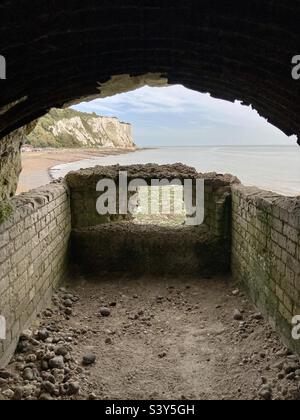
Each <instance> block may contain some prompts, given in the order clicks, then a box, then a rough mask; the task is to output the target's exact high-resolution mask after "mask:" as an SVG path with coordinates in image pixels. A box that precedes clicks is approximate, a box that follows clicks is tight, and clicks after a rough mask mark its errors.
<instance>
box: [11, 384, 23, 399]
mask: <svg viewBox="0 0 300 420" xmlns="http://www.w3.org/2000/svg"><path fill="white" fill-rule="evenodd" d="M22 398H23V388H22V387H18V388H16V389H15V392H14V397H13V399H14V400H15V401H20V400H21V399H22Z"/></svg>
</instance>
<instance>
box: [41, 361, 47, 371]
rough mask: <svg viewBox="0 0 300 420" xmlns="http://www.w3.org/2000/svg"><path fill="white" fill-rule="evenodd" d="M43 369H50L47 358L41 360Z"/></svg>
mask: <svg viewBox="0 0 300 420" xmlns="http://www.w3.org/2000/svg"><path fill="white" fill-rule="evenodd" d="M41 369H42V370H43V371H45V370H49V364H48V362H47V360H42V361H41Z"/></svg>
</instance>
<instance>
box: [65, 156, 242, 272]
mask: <svg viewBox="0 0 300 420" xmlns="http://www.w3.org/2000/svg"><path fill="white" fill-rule="evenodd" d="M125 171H126V173H127V182H128V183H129V182H130V181H132V180H136V179H139V180H143V181H146V183H147V185H148V186H151V181H152V180H153V179H157V180H160V181H161V180H167V181H173V180H180V181H181V182H182V183H183V181H184V180H187V179H189V180H192V181H195V180H197V179H201V180H204V192H205V217H204V223H203V224H202V225H201V226H194V227H188V226H177V227H173V228H171V227H162V226H154V225H149V226H145V225H141V226H136V225H134V224H133V223H131V222H132V217H131V216H130V215H121V214H115V215H113V216H111V215H105V216H102V215H99V214H98V213H97V210H96V202H97V199H98V197H99V196H100V195H101V194H102V193H101V192H97V189H96V186H97V183H98V182H99V181H100V180H102V179H109V180H113V181H114V184H115V185H116V186H118V185H119V174H120V172H125ZM66 180H67V183H68V186H69V188H70V193H71V208H72V227H73V234H72V255H73V257H74V259H75V261H76V262H77V263H78V264H79V265H80V266H81V267H83V268H85V269H86V270H88V271H89V272H99V271H101V270H102V271H103V270H104V271H106V270H107V271H120V272H121V271H126V272H128V271H129V272H133V273H139V274H142V273H151V274H176V273H178V272H181V273H186V274H199V275H201V274H202V275H205V274H215V273H219V272H226V271H229V268H230V233H231V232H230V231H231V230H230V221H231V216H230V214H231V185H232V183H235V182H239V181H238V180H237V179H236V178H234V177H232V176H230V175H227V176H223V175H217V174H214V173H211V174H200V173H198V172H197V171H196V170H195V169H194V168H190V167H187V166H185V165H182V164H175V165H154V164H149V165H133V166H128V167H122V166H118V165H117V166H109V167H100V166H99V167H95V168H89V169H84V170H80V171H77V172H72V173H70V174H69V175H67V177H66ZM194 185H195V183H194ZM194 199H195V197H194ZM194 204H195V203H194Z"/></svg>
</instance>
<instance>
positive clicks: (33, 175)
mask: <svg viewBox="0 0 300 420" xmlns="http://www.w3.org/2000/svg"><path fill="white" fill-rule="evenodd" d="M132 151H134V149H118V148H116V149H112V148H97V149H37V150H34V149H33V150H32V151H26V152H22V168H23V169H22V173H21V176H20V180H19V185H18V190H17V194H20V193H22V192H27V191H29V190H31V189H34V188H37V187H40V186H42V185H46V184H49V182H51V177H50V175H49V170H50V169H51V168H52V167H53V166H56V165H61V164H63V163H70V162H77V161H79V160H83V159H91V158H93V157H104V156H113V155H121V154H126V153H129V152H132Z"/></svg>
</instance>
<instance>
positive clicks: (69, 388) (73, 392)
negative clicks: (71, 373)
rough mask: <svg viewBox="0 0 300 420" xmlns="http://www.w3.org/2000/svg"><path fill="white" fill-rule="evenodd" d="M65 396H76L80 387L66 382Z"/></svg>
mask: <svg viewBox="0 0 300 420" xmlns="http://www.w3.org/2000/svg"><path fill="white" fill-rule="evenodd" d="M66 385H67V394H68V395H77V394H79V391H80V385H79V383H78V382H67V383H66Z"/></svg>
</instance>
